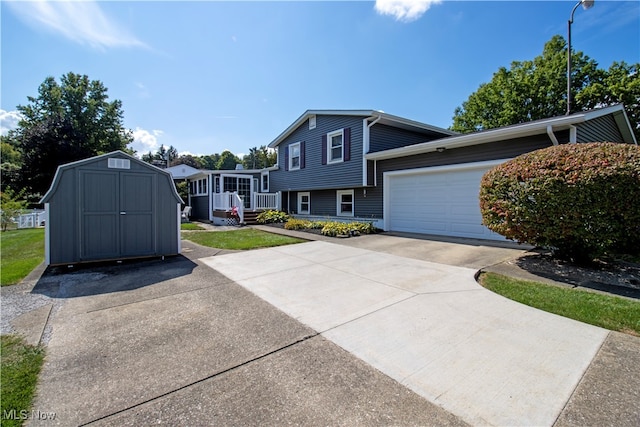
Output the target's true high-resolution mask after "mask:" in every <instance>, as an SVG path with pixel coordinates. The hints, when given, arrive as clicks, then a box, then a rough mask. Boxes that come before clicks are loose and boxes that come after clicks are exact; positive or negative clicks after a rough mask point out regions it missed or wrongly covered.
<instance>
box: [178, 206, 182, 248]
mask: <svg viewBox="0 0 640 427" xmlns="http://www.w3.org/2000/svg"><path fill="white" fill-rule="evenodd" d="M177 209H178V253H179V254H180V253H182V239H181V238H180V225H181V224H182V212H181V210H180V203H178V204H177Z"/></svg>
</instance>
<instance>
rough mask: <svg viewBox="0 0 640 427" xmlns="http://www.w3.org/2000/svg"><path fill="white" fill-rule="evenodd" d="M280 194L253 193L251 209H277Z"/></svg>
mask: <svg viewBox="0 0 640 427" xmlns="http://www.w3.org/2000/svg"><path fill="white" fill-rule="evenodd" d="M279 196H280V193H253V209H254V210H259V209H261V210H265V209H278V206H280V201H279V200H278V198H279Z"/></svg>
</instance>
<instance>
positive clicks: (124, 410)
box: [79, 333, 320, 427]
mask: <svg viewBox="0 0 640 427" xmlns="http://www.w3.org/2000/svg"><path fill="white" fill-rule="evenodd" d="M318 335H320V334H319V333H315V334H311V335H307V336H304V337H302V338H300V339H298V340H296V341H294V342H292V343H290V344H287V345H285V346H282V347H279V348H277V349H275V350H271V351H269V352H267V353H264V354H262V355H260V356H256V357H254V358H252V359H249V360H246V361H244V362H242V363H239V364H237V365H234V366H231V367H229V368H226V369H223V370H222V371H220V372H216V373H214V374H211V375H208V376H206V377H204V378H201V379H199V380H196V381H193V382H191V383H189V384H185V385H182V386H180V387H178V388H176V389H173V390H170V391H168V392H166V393H163V394H160V395H158V396H155V397H152V398H150V399H147V400H145V401H143V402H139V403H136V404H135V405H131V406H129V407H126V408H124V409H120V410H118V411H115V412H112V413H110V414H107V415H103V416H101V417H99V418H96V419H94V420H91V421H88V422H86V423H82V424H79V426H80V427H82V426H88V425H91V424H94V423H97V422H98V421H102V420H105V419H107V418H110V417H113V416H115V415H119V414H122V413H124V412H127V411H129V410H131V409H134V408H138V407H140V406H142V405H145V404H147V403H150V402H154V401H156V400H159V399H162V398H163V397H167V396H170V395H172V394H174V393H177V392H179V391H181V390H185V389H187V388H189V387H192V386H194V385H196V384H200V383H203V382H205V381H207V380H210V379H213V378H216V377H218V376H220V375H223V374H226V373H228V372H232V371H235V370H236V369H238V368H241V367H243V366H247V365H249V364H251V363H253V362H256V361H259V360H262V359H264V358H266V357H269V356H271V355H273V354H276V353H279V352H281V351H283V350H286V349H289V348H291V347H294V346H296V345H298V344H301V343H303V342H305V341H307V340H309V339H311V338H315V337H317V336H318Z"/></svg>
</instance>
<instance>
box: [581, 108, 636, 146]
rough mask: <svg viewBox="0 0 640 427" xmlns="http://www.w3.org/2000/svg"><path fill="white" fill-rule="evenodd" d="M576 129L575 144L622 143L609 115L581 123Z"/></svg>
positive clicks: (618, 131) (614, 122)
mask: <svg viewBox="0 0 640 427" xmlns="http://www.w3.org/2000/svg"><path fill="white" fill-rule="evenodd" d="M577 128H578V131H577V135H576V141H577V142H624V139H623V138H622V134H621V133H620V129H618V125H617V124H616V121H615V119H614V118H613V115H611V114H608V115H606V116H603V117H598V118H597V119H593V120H590V121H588V122H586V123H581V124H579V125H578V126H577Z"/></svg>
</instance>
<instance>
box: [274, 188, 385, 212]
mask: <svg viewBox="0 0 640 427" xmlns="http://www.w3.org/2000/svg"><path fill="white" fill-rule="evenodd" d="M338 190H354V191H353V196H354V217H357V218H373V217H372V216H371V214H370V211H371V210H372V209H373V208H374V207H373V206H372V203H371V202H374V203H375V201H374V200H372V199H370V198H368V196H366V195H365V194H364V191H365V189H364V188H355V189H354V188H341V189H338ZM338 190H317V191H310V192H309V197H310V199H311V200H310V201H311V211H310V213H309V215H313V216H326V217H335V216H336V214H337V210H338V195H337V191H338ZM369 190H370V189H366V191H367V192H368V191H369ZM284 197H286V194H285V196H284ZM289 202H290V209H289V212H290V213H293V214H297V213H298V212H297V211H298V192H295V191H292V192H290V193H289ZM285 210H286V209H285ZM341 218H345V219H348V218H349V217H347V216H345V217H341Z"/></svg>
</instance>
